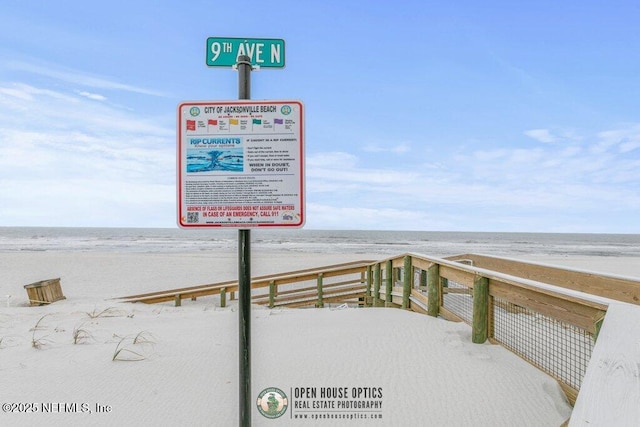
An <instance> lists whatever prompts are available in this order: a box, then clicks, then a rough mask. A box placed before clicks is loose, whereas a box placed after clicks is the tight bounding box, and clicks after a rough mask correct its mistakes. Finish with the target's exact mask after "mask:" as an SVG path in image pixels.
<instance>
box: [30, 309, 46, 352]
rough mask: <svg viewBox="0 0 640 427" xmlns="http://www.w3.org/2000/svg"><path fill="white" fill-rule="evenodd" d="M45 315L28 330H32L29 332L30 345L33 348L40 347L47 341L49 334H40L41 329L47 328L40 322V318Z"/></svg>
mask: <svg viewBox="0 0 640 427" xmlns="http://www.w3.org/2000/svg"><path fill="white" fill-rule="evenodd" d="M47 316H48V314H45V315H44V316H42V317H41V318H40V319H38V321H37V322H36V325H35V326H34V327H33V328H31V329H30V331H31V332H33V333H32V334H31V347H33V348H37V349H41V348H42V347H44V346H45V345H46V344H48V343H49V340H48V339H47V337H48V336H49V335H41V333H42V331H45V330H47V327H46V326H44V325H43V324H42V320H43V319H44V318H45V317H47Z"/></svg>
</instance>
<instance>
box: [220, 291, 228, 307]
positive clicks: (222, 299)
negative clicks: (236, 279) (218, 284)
mask: <svg viewBox="0 0 640 427" xmlns="http://www.w3.org/2000/svg"><path fill="white" fill-rule="evenodd" d="M226 306H227V288H222V289H220V307H226Z"/></svg>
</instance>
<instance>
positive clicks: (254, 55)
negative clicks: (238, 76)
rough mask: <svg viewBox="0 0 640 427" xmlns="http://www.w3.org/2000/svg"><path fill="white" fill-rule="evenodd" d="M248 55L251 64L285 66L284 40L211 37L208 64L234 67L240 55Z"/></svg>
mask: <svg viewBox="0 0 640 427" xmlns="http://www.w3.org/2000/svg"><path fill="white" fill-rule="evenodd" d="M240 55H247V56H249V58H250V59H251V65H253V66H256V65H257V66H259V67H261V68H262V67H265V68H284V40H282V39H242V38H228V37H227V38H221V37H209V38H208V39H207V66H209V67H233V66H234V65H236V63H237V62H238V56H240Z"/></svg>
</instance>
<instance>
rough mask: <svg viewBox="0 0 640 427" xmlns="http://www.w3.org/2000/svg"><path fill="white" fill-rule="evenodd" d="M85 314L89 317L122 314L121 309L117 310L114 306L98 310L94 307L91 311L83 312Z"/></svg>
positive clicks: (118, 315)
mask: <svg viewBox="0 0 640 427" xmlns="http://www.w3.org/2000/svg"><path fill="white" fill-rule="evenodd" d="M85 313H86V314H87V316H89V318H91V319H96V318H98V317H121V316H124V313H123V312H122V310H118V309H117V308H115V307H107V308H105V309H104V310H98V309H97V308H94V309H93V311H91V312H85Z"/></svg>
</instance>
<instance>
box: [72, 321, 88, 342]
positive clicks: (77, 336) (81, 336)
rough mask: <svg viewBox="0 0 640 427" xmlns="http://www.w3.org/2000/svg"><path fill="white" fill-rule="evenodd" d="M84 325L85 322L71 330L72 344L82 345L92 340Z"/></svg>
mask: <svg viewBox="0 0 640 427" xmlns="http://www.w3.org/2000/svg"><path fill="white" fill-rule="evenodd" d="M85 324H86V322H83V323H81V324H80V325H78V326H76V327H75V328H73V343H74V344H84V343H87V342H89V341H91V340H92V339H93V334H92V333H91V331H90V330H89V329H88V328H87V327H85Z"/></svg>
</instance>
